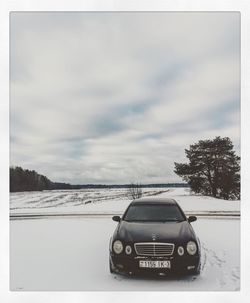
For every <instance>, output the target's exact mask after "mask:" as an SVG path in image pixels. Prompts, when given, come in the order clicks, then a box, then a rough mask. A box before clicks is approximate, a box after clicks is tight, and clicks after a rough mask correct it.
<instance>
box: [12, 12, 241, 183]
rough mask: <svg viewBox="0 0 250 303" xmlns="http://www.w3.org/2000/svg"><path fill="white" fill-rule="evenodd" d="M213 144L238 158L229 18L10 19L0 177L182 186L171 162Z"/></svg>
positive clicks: (236, 66) (235, 67)
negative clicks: (6, 134)
mask: <svg viewBox="0 0 250 303" xmlns="http://www.w3.org/2000/svg"><path fill="white" fill-rule="evenodd" d="M216 136H221V137H229V138H230V139H231V140H232V141H233V144H234V148H235V150H236V153H237V154H238V155H240V14H239V13H238V12H224V13H223V12H220V13H219V12H214V13H211V12H210V13H208V12H207V13H206V12H196V13H186V12H185V13H184V12H183V13H181V12H179V13H174V12H147V13H142V12H137V13H136V12H134V13H131V12H130V13H129V12H127V13H121V12H120V13H119V12H116V13H114V12H113V13H112V12H109V13H108V12H105V13H104V12H92V13H91V12H82V13H81V12H72V13H69V12H68V13H67V12H64V13H59V12H58V13H56V12H47V13H45V12H44V13H38V12H37V13H34V12H12V13H11V14H10V165H12V166H22V167H23V168H25V169H34V170H36V171H37V172H38V173H40V174H43V175H46V176H47V177H48V178H49V179H50V180H52V181H58V182H68V183H71V184H85V183H96V184H100V183H101V184H104V183H105V184H120V183H131V182H138V183H167V182H181V181H182V180H181V178H179V177H178V176H177V175H176V174H175V173H174V162H183V163H184V162H187V159H186V157H185V148H189V146H190V144H193V143H196V142H198V141H199V140H205V139H214V138H215V137H216Z"/></svg>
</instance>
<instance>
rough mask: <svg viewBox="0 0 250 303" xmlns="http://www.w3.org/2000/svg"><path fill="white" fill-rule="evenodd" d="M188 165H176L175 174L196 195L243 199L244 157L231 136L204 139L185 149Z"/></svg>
mask: <svg viewBox="0 0 250 303" xmlns="http://www.w3.org/2000/svg"><path fill="white" fill-rule="evenodd" d="M185 153H186V156H187V158H188V160H189V163H188V164H184V163H175V173H176V174H177V175H179V176H180V177H182V178H183V180H185V181H186V182H188V183H189V185H190V187H191V189H192V190H193V191H194V192H196V193H201V194H205V195H211V196H213V197H217V198H223V199H225V200H229V199H240V174H239V171H240V157H238V156H237V155H236V154H235V151H233V144H232V142H231V140H230V139H229V138H228V137H225V138H221V137H216V138H215V139H214V140H200V141H199V142H198V143H195V144H193V145H190V149H185Z"/></svg>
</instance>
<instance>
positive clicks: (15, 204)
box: [10, 188, 240, 214]
mask: <svg viewBox="0 0 250 303" xmlns="http://www.w3.org/2000/svg"><path fill="white" fill-rule="evenodd" d="M156 194H157V196H158V197H171V198H175V199H176V201H177V202H178V203H179V204H180V206H181V207H182V209H183V210H184V211H186V212H215V211H219V212H239V211H240V202H239V201H225V200H220V199H215V198H212V197H204V196H199V195H191V194H190V190H189V188H144V189H143V196H154V195H156ZM130 202H131V200H130V199H129V198H128V197H127V190H126V189H84V190H53V191H42V192H22V193H11V194H10V213H11V214H20V213H22V214H23V213H29V214H30V213H32V214H33V213H42V214H44V213H46V214H48V213H50V214H53V213H60V214H63V213H85V214H98V213H100V214H110V213H111V214H112V213H123V212H124V210H125V209H126V207H127V206H128V204H129V203H130Z"/></svg>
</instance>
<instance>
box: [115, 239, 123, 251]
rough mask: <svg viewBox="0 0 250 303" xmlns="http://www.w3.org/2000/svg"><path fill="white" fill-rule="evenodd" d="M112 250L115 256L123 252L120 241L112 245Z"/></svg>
mask: <svg viewBox="0 0 250 303" xmlns="http://www.w3.org/2000/svg"><path fill="white" fill-rule="evenodd" d="M113 250H114V252H115V253H116V254H120V253H121V252H122V251H123V245H122V242H121V241H120V240H116V241H115V242H114V244H113Z"/></svg>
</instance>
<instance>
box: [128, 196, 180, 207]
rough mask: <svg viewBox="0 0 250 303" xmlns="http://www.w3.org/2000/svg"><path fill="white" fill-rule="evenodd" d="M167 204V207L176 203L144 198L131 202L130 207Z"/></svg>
mask: <svg viewBox="0 0 250 303" xmlns="http://www.w3.org/2000/svg"><path fill="white" fill-rule="evenodd" d="M159 203H162V204H168V205H176V204H177V202H176V201H175V200H174V199H170V198H155V197H144V198H139V199H135V200H133V201H132V202H131V204H132V205H134V204H159Z"/></svg>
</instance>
